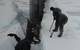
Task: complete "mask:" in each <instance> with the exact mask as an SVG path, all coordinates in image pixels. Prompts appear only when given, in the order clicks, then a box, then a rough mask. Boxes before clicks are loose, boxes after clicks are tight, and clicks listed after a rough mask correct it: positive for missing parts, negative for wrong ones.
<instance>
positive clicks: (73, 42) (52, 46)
mask: <svg viewBox="0 0 80 50" xmlns="http://www.w3.org/2000/svg"><path fill="white" fill-rule="evenodd" d="M68 3H69V4H68ZM46 4H49V5H48V6H46V8H45V9H46V10H45V9H44V10H45V14H44V17H43V20H42V24H41V25H42V29H41V39H42V44H43V50H80V47H79V46H80V24H79V22H80V17H79V16H80V15H79V12H80V11H79V10H80V7H79V6H80V5H79V4H80V1H79V0H76V1H75V0H74V1H73V0H50V1H48V3H46ZM51 6H54V7H59V8H60V9H62V12H63V13H64V14H66V15H67V16H68V23H67V24H66V25H65V27H64V34H63V36H62V37H61V38H58V37H57V35H58V34H59V32H55V33H54V34H53V37H52V38H50V33H51V32H49V29H50V26H51V23H52V21H53V17H52V12H51V11H50V10H49V8H50V7H51ZM77 13H78V14H77ZM52 29H54V25H53V28H52Z"/></svg>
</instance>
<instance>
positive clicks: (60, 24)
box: [50, 7, 68, 37]
mask: <svg viewBox="0 0 80 50" xmlns="http://www.w3.org/2000/svg"><path fill="white" fill-rule="evenodd" d="M50 10H51V11H52V12H53V17H54V20H55V21H56V22H55V28H54V29H53V32H57V31H58V28H59V30H60V34H59V35H58V37H61V36H62V34H63V28H64V25H65V24H66V23H67V21H68V17H67V16H66V15H65V14H63V13H62V11H61V9H60V8H54V7H50Z"/></svg>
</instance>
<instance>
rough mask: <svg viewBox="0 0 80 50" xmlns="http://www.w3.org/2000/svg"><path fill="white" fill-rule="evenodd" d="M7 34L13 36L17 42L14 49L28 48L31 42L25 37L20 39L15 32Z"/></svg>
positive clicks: (27, 49) (23, 49) (22, 49)
mask: <svg viewBox="0 0 80 50" xmlns="http://www.w3.org/2000/svg"><path fill="white" fill-rule="evenodd" d="M8 36H10V37H14V38H15V39H16V41H17V42H18V43H17V44H16V46H15V50H30V48H31V42H30V41H29V39H27V38H25V39H23V40H21V39H20V38H19V37H18V36H17V35H16V34H13V33H10V34H8Z"/></svg>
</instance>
